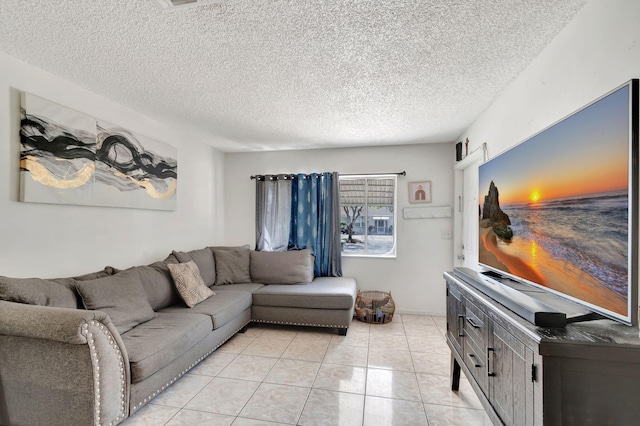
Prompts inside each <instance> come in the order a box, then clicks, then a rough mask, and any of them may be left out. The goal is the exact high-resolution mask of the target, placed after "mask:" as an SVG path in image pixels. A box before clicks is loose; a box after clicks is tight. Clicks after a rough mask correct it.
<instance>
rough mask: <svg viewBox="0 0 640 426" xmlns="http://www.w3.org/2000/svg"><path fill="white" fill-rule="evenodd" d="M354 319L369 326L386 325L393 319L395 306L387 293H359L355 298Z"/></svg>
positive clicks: (389, 293)
mask: <svg viewBox="0 0 640 426" xmlns="http://www.w3.org/2000/svg"><path fill="white" fill-rule="evenodd" d="M355 310H356V317H357V318H358V319H359V320H360V321H364V322H368V323H371V324H386V323H388V322H391V320H392V319H393V313H394V312H395V311H396V304H395V302H394V301H393V298H392V297H391V292H390V291H389V292H387V291H375V290H373V291H360V290H358V296H357V297H356V307H355Z"/></svg>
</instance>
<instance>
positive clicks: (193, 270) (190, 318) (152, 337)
mask: <svg viewBox="0 0 640 426" xmlns="http://www.w3.org/2000/svg"><path fill="white" fill-rule="evenodd" d="M185 284H186V285H185ZM356 292H357V289H356V282H355V280H354V279H352V278H343V277H317V278H314V276H313V256H312V255H311V254H310V252H309V250H300V251H295V252H282V253H270V252H256V251H252V250H249V247H248V246H243V247H206V248H203V249H200V250H192V251H190V252H176V251H174V252H173V253H172V254H171V255H169V257H167V258H166V259H165V260H163V261H159V262H155V263H153V264H151V265H144V266H136V267H133V268H129V269H125V270H117V269H115V268H112V267H106V268H105V269H104V270H103V271H99V272H96V273H92V274H87V275H83V276H79V277H74V278H61V279H39V278H31V279H17V278H7V277H0V424H2V425H38V424H43V425H44V424H46V425H70V424H73V425H91V424H94V425H103V424H105V425H108V424H118V423H120V422H121V421H123V420H124V419H125V418H127V417H128V416H130V415H131V414H133V413H134V412H135V411H137V410H138V409H140V407H142V406H143V405H144V404H146V403H147V402H149V401H150V400H151V399H153V397H155V396H156V395H157V394H159V393H160V392H162V391H163V390H164V389H166V388H167V387H168V386H169V385H171V384H172V383H173V382H175V381H176V380H177V379H178V378H179V377H181V376H182V375H183V374H185V373H186V372H187V371H189V370H190V369H191V368H193V367H194V366H195V365H196V364H198V363H199V362H200V361H202V360H203V359H204V358H206V357H207V356H208V355H209V354H211V353H212V352H213V351H215V350H216V349H217V348H218V347H220V346H221V345H222V344H223V343H224V342H226V341H227V340H228V339H229V338H231V337H233V335H235V334H236V333H237V332H239V331H243V329H244V328H245V327H246V326H247V325H248V324H249V323H250V322H252V321H254V322H265V323H276V324H291V325H302V326H314V327H332V328H336V329H338V331H339V333H340V334H343V335H344V334H346V331H347V328H348V327H349V324H350V323H351V320H352V318H353V310H354V302H355V297H356ZM187 305H192V307H189V306H187Z"/></svg>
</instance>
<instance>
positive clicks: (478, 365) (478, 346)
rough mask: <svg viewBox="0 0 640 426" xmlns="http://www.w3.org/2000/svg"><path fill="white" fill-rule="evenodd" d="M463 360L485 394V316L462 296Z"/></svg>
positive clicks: (486, 334) (486, 393)
mask: <svg viewBox="0 0 640 426" xmlns="http://www.w3.org/2000/svg"><path fill="white" fill-rule="evenodd" d="M464 306H465V321H464V335H465V339H464V362H465V364H466V365H467V368H469V371H471V374H472V375H473V378H474V379H475V380H476V382H477V383H478V386H480V389H481V390H482V392H483V393H484V394H485V395H488V390H487V386H488V383H487V382H488V380H487V338H488V333H487V326H488V323H487V316H486V314H485V313H484V312H483V311H482V310H481V309H479V308H478V307H477V306H476V305H475V304H474V303H473V302H471V300H469V299H467V298H466V297H465V298H464Z"/></svg>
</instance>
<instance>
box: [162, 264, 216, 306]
mask: <svg viewBox="0 0 640 426" xmlns="http://www.w3.org/2000/svg"><path fill="white" fill-rule="evenodd" d="M167 266H168V267H169V272H171V276H172V277H173V282H174V283H175V284H176V288H177V289H178V294H180V297H181V298H182V300H184V303H186V304H187V306H188V307H190V308H193V307H194V306H195V305H197V304H198V303H200V302H202V301H203V300H206V299H208V298H209V297H211V296H213V295H214V294H215V293H214V292H213V291H211V289H209V287H207V286H206V285H205V284H204V281H202V277H201V276H200V271H199V270H198V266H197V265H196V263H195V262H194V261H193V260H190V261H188V262H187V263H178V264H169V265H167Z"/></svg>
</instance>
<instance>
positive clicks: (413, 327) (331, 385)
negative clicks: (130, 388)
mask: <svg viewBox="0 0 640 426" xmlns="http://www.w3.org/2000/svg"><path fill="white" fill-rule="evenodd" d="M445 328H446V324H445V319H444V318H442V317H431V316H420V315H395V316H394V318H393V321H392V322H391V323H389V324H383V325H377V324H376V325H369V324H366V323H363V322H359V321H357V320H354V322H353V323H352V325H351V327H350V328H349V332H348V334H347V336H345V337H343V336H338V335H337V333H336V331H335V330H329V329H326V330H325V329H314V328H304V327H285V326H272V325H262V324H252V325H250V327H249V329H248V330H247V332H246V333H244V334H238V335H236V336H235V337H234V338H232V339H231V340H229V341H228V342H227V343H225V344H224V345H223V346H222V347H221V348H220V349H218V350H217V351H216V352H214V353H213V354H212V355H210V356H209V357H208V358H207V359H205V360H204V361H203V362H201V363H200V364H199V365H198V366H197V367H195V368H194V369H192V370H191V371H190V372H189V373H188V374H186V375H185V376H184V377H182V378H181V379H180V380H178V381H177V382H176V383H175V384H174V385H173V386H171V387H170V388H168V389H167V390H166V391H164V392H163V393H161V394H160V395H158V396H157V397H156V398H155V399H154V400H153V401H151V402H150V403H149V404H147V405H146V406H145V407H143V408H142V409H141V410H140V411H138V412H137V413H136V414H135V415H134V416H133V417H131V418H130V419H127V420H126V421H125V422H124V423H123V425H125V426H137V425H145V426H146V425H153V426H155V425H158V426H164V425H166V426H183V425H184V426H186V425H188V426H192V425H212V426H213V425H234V426H257V425H267V426H268V425H345V426H357V425H366V426H373V425H412V426H414V425H429V426H434V425H452V426H453V425H456V426H457V425H465V426H467V425H468V426H473V425H482V426H485V425H490V424H491V422H490V420H489V418H488V417H487V416H486V414H485V413H484V411H483V410H482V408H481V405H480V402H479V401H478V399H477V398H476V396H475V394H474V393H473V390H472V389H471V386H470V385H469V383H468V382H467V381H466V380H465V379H464V378H463V379H462V380H461V382H460V391H458V392H452V391H451V390H450V389H449V362H450V361H449V356H450V355H449V348H448V347H447V345H446V342H445V339H444V333H445Z"/></svg>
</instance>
